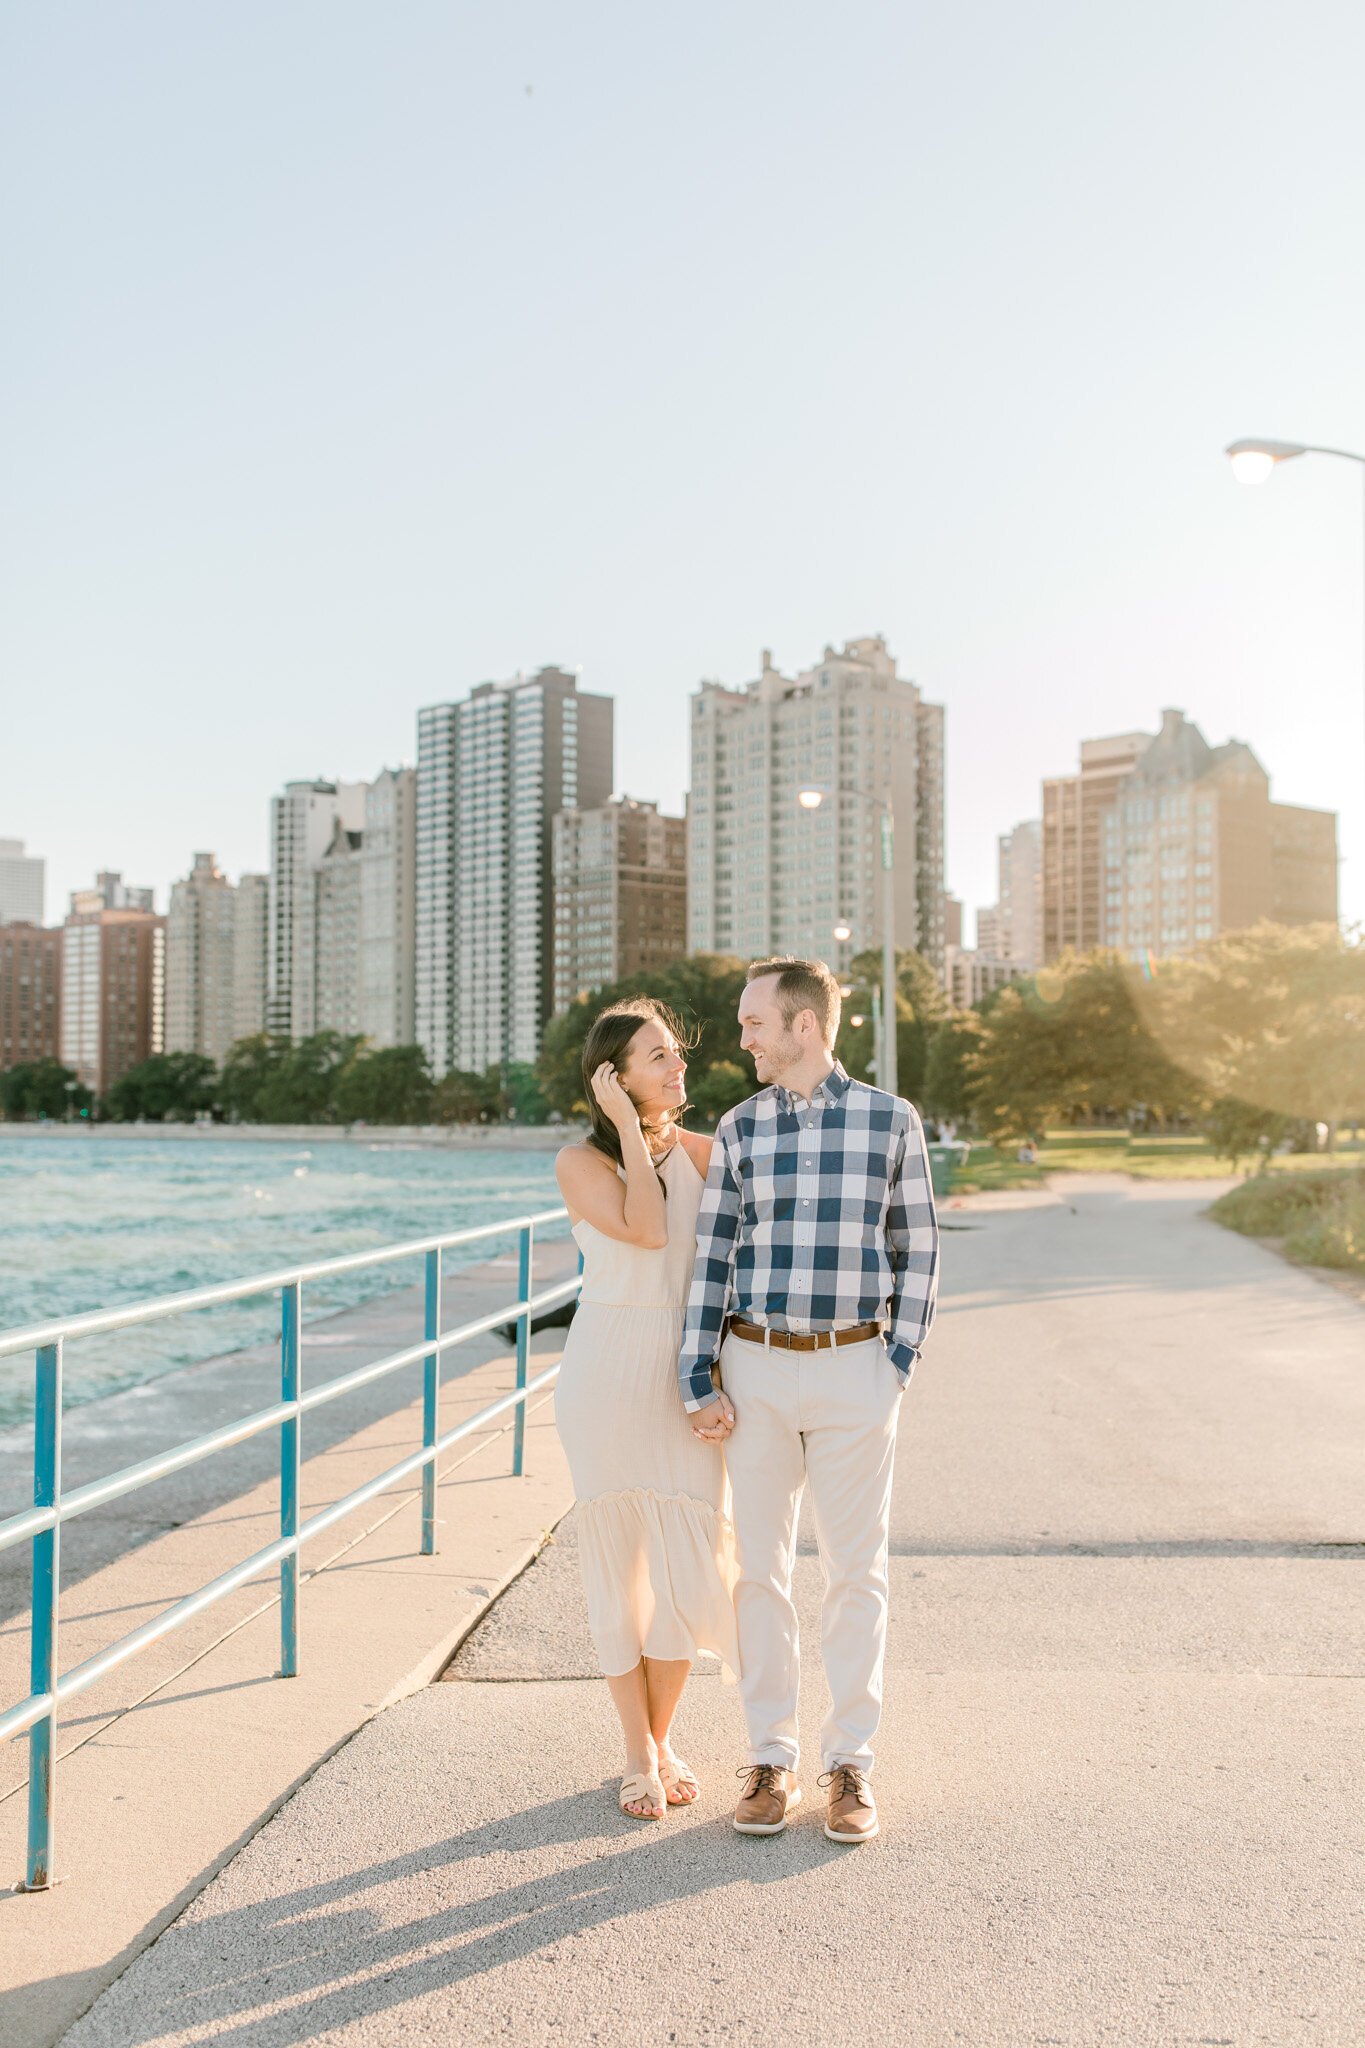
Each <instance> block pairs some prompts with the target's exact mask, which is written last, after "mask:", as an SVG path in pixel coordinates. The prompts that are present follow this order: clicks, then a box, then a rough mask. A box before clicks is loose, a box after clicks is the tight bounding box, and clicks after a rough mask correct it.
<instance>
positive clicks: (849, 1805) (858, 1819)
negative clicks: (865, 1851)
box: [820, 1764, 878, 1842]
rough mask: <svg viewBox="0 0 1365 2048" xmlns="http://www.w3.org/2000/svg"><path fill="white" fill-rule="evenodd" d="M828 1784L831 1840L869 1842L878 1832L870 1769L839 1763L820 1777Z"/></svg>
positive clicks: (826, 1831) (827, 1826)
mask: <svg viewBox="0 0 1365 2048" xmlns="http://www.w3.org/2000/svg"><path fill="white" fill-rule="evenodd" d="M820 1783H821V1784H822V1785H828V1786H829V1812H828V1814H827V1815H826V1816H825V1833H826V1834H827V1835H828V1836H829V1838H830V1840H831V1842H870V1841H871V1840H872V1837H873V1836H874V1835H875V1834H876V1832H877V1827H878V1821H877V1802H876V1800H875V1799H874V1798H873V1797H872V1787H871V1786H870V1785H869V1784H868V1782H867V1773H866V1772H865V1771H860V1770H859V1769H858V1768H857V1766H856V1765H855V1764H840V1765H839V1766H838V1768H837V1770H833V1771H831V1772H830V1773H829V1775H828V1776H827V1777H824V1778H822V1779H821V1780H820Z"/></svg>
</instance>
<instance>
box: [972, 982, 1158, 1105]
mask: <svg viewBox="0 0 1365 2048" xmlns="http://www.w3.org/2000/svg"><path fill="white" fill-rule="evenodd" d="M1134 978H1135V977H1134V976H1133V975H1131V974H1130V973H1129V972H1128V971H1126V970H1125V969H1124V967H1123V965H1122V964H1121V962H1120V961H1119V960H1118V958H1117V957H1116V956H1115V955H1114V954H1111V953H1070V952H1068V953H1064V954H1063V955H1062V956H1061V958H1060V959H1059V960H1056V961H1053V962H1052V963H1051V964H1050V965H1049V966H1047V967H1045V968H1043V969H1042V970H1041V971H1040V972H1039V974H1038V975H1037V977H1036V979H1035V980H1034V981H1033V982H1029V983H1014V984H1011V986H1010V987H1008V988H1006V989H1003V990H1001V992H1000V994H999V997H998V999H997V1000H996V1002H995V1003H994V1004H993V1005H992V1006H991V1010H990V1013H989V1015H988V1016H986V1017H984V1018H983V1019H982V1020H981V1037H980V1040H979V1042H978V1044H977V1047H976V1049H975V1051H974V1052H973V1054H972V1057H971V1062H970V1066H971V1076H972V1079H971V1087H970V1096H971V1100H972V1103H973V1107H974V1112H975V1116H976V1120H977V1122H978V1123H979V1124H980V1125H981V1126H982V1127H983V1128H984V1130H985V1131H986V1133H987V1134H988V1136H990V1137H992V1138H995V1139H998V1140H999V1141H1000V1142H1002V1143H1004V1142H1007V1141H1010V1140H1013V1139H1017V1138H1028V1137H1041V1136H1042V1134H1043V1132H1044V1131H1045V1130H1046V1128H1047V1126H1048V1124H1049V1123H1058V1122H1062V1121H1065V1120H1067V1119H1070V1118H1072V1117H1074V1116H1076V1115H1077V1114H1085V1113H1087V1112H1091V1113H1093V1112H1094V1111H1097V1110H1116V1111H1118V1112H1120V1113H1122V1112H1123V1111H1126V1110H1129V1109H1133V1108H1135V1107H1138V1106H1142V1107H1145V1108H1147V1109H1150V1110H1155V1111H1156V1112H1157V1113H1158V1114H1159V1115H1161V1116H1163V1117H1170V1116H1175V1115H1179V1114H1180V1113H1182V1112H1183V1111H1184V1110H1186V1109H1188V1108H1190V1107H1191V1106H1192V1105H1193V1104H1194V1103H1195V1102H1196V1101H1197V1100H1198V1096H1199V1090H1198V1089H1197V1088H1196V1087H1195V1086H1194V1085H1193V1084H1192V1083H1191V1081H1190V1079H1189V1077H1188V1075H1187V1074H1185V1073H1184V1072H1182V1071H1181V1069H1180V1068H1178V1067H1177V1066H1176V1065H1175V1063H1174V1062H1173V1061H1172V1060H1170V1059H1169V1058H1167V1056H1166V1054H1165V1052H1164V1051H1163V1050H1162V1047H1161V1045H1160V1044H1159V1043H1158V1042H1157V1040H1156V1039H1155V1038H1154V1037H1153V1035H1152V1033H1151V1031H1150V1030H1149V1029H1148V1028H1147V1025H1146V1023H1145V1021H1144V1019H1143V1017H1142V1015H1141V1013H1140V1012H1139V1009H1138V1006H1137V1003H1136V1000H1135V995H1134Z"/></svg>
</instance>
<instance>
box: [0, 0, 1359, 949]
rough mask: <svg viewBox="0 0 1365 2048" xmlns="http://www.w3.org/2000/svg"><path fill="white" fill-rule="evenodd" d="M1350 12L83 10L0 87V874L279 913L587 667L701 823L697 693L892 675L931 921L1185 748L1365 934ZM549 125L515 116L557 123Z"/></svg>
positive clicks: (1299, 1) (586, 3) (792, 3)
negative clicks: (282, 838) (524, 671)
mask: <svg viewBox="0 0 1365 2048" xmlns="http://www.w3.org/2000/svg"><path fill="white" fill-rule="evenodd" d="M1363 76H1365V11H1363V10H1362V9H1361V8H1360V7H1359V5H1358V4H1348V0H1293V4H1288V0H1285V4H1275V5H1270V4H1266V0H1221V4H1215V0H1154V4H1148V5H1144V6H1143V7H1140V8H1139V7H1128V8H1118V7H1097V6H1095V5H1094V4H1093V0H1068V4H1064V0H1041V4H1040V0H1034V4H1027V0H1022V4H1021V0H990V4H982V0H964V4H959V5H955V6H952V7H944V6H942V5H937V4H936V5H934V6H929V5H926V4H907V0H893V4H878V0H843V4H842V5H841V6H839V7H837V8H836V7H833V6H830V5H828V4H822V5H818V6H817V5H812V4H808V0H782V4H780V5H779V4H770V0H727V4H725V5H715V4H711V0H698V4H695V5H693V6H691V7H689V8H685V9H682V8H669V9H664V8H659V7H648V6H643V7H642V6H640V5H639V4H638V0H636V4H632V5H625V4H604V0H583V4H581V5H579V6H577V7H575V8H567V7H565V6H563V5H562V4H558V5H553V6H551V5H548V4H538V0H537V4H516V0H512V4H507V0H503V4H500V5H497V6H490V5H482V6H471V5H455V4H444V5H436V4H431V0H397V4H392V5H389V6H384V7H379V6H375V5H373V4H367V5H364V6H361V5H357V4H354V0H326V4H325V5H324V4H321V0H314V4H291V0H270V4H269V5H264V4H259V0H233V4H231V5H225V4H211V0H205V4H199V5H194V6H189V7H187V6H185V5H183V4H181V0H176V4H170V0H164V4H159V5H147V4H140V0H119V4H118V5H116V6H109V5H108V4H104V0H101V4H99V5H95V4H90V0H69V4H65V5H62V6H60V7H39V8H29V9H11V10H10V12H9V15H8V19H7V24H6V26H5V28H4V31H3V49H0V138H2V139H0V171H2V173H3V182H4V189H5V191H6V193H7V195H8V206H7V217H6V220H5V225H4V237H5V243H4V275H5V279H6V302H7V305H6V314H5V319H4V322H3V328H2V329H0V350H3V355H4V358H5V361H4V374H3V378H2V379H0V412H2V413H3V421H2V423H0V424H2V427H3V439H4V446H5V450H6V454H5V461H4V483H3V486H0V490H2V491H3V495H4V499H5V515H4V516H5V529H4V534H3V546H2V547H0V557H2V558H3V568H2V570H0V573H2V574H3V578H4V582H5V585H6V588H5V591H4V594H3V622H2V623H0V632H2V633H3V650H2V652H3V660H4V673H3V686H2V687H3V715H2V717H0V746H2V749H3V751H2V753H0V836H19V837H23V838H25V839H27V840H28V841H29V843H30V850H31V851H33V852H39V853H43V854H46V856H47V857H48V861H49V902H48V914H49V917H50V918H54V919H55V918H57V917H59V916H60V915H61V914H62V913H63V911H64V909H65V895H66V892H67V891H68V890H69V889H70V888H72V887H73V886H76V885H78V884H80V883H83V882H84V881H85V880H86V879H87V878H88V877H89V875H90V874H91V873H92V871H93V870H94V869H95V868H96V867H97V866H110V867H116V868H121V869H123V871H124V872H125V874H126V875H127V876H128V878H129V879H130V880H132V881H135V882H154V883H155V884H156V887H157V890H158V903H159V904H161V905H164V901H165V895H164V892H165V889H166V886H167V884H168V882H169V881H170V880H171V879H172V878H173V877H174V876H175V875H176V874H179V873H183V872H184V871H185V869H186V868H187V866H188V863H189V858H190V855H191V853H192V852H193V851H194V850H195V849H197V848H201V847H203V848H212V849H213V850H215V851H216V852H217V853H218V854H219V855H220V857H221V858H222V859H223V860H224V861H225V862H226V864H227V865H228V866H229V868H230V870H231V871H232V872H233V873H236V872H237V871H238V870H239V869H240V868H242V867H254V866H262V865H264V863H265V857H266V836H265V823H266V807H267V801H268V798H269V796H270V793H271V791H272V790H274V789H275V788H277V787H278V786H279V785H280V784H281V783H282V782H283V781H284V780H285V779H286V778H288V777H291V776H298V775H311V774H315V773H319V772H321V773H328V774H333V773H334V774H340V775H343V776H357V777H358V776H365V775H369V774H372V773H373V772H374V771H375V770H376V769H378V768H379V767H380V766H381V765H382V764H383V763H385V762H395V761H398V760H401V759H411V758H412V756H413V753H414V748H415V722H414V714H415V711H416V709H417V707H418V706H419V705H420V704H423V703H428V702H431V701H433V700H435V699H438V698H440V697H442V696H445V695H458V694H461V693H463V692H464V691H465V690H466V689H467V688H468V687H469V685H470V684H472V683H474V682H477V681H479V680H480V679H482V678H484V677H489V676H504V675H507V674H509V673H511V672H512V671H514V670H516V669H517V668H531V667H534V666H536V665H538V664H540V663H542V662H547V661H558V662H564V663H567V664H570V665H581V667H582V671H583V684H584V686H585V687H587V688H591V689H598V690H606V691H610V692H611V693H613V694H614V695H615V697H616V699H617V706H618V709H617V733H618V745H617V781H618V786H620V787H621V788H624V789H627V790H629V791H630V792H631V793H632V794H635V795H639V796H647V797H658V798H660V799H662V800H663V801H664V802H665V803H666V804H667V805H669V806H670V807H672V806H676V805H678V804H679V802H680V799H681V795H682V789H683V784H684V780H685V775H686V754H685V734H686V704H687V695H688V692H689V690H690V689H692V688H693V687H694V686H695V683H696V681H697V679H698V678H699V677H700V676H717V677H720V678H722V679H724V680H727V681H731V682H740V681H742V680H744V679H745V678H747V677H748V676H750V675H751V674H752V673H753V672H754V669H755V666H756V663H757V657H758V652H759V649H760V648H761V647H763V646H771V647H772V648H773V649H774V650H775V653H776V656H777V659H778V661H779V663H780V664H781V665H783V666H785V667H796V666H798V665H805V664H806V663H808V662H810V661H811V660H812V659H814V658H815V657H816V656H817V655H818V652H819V650H820V648H821V647H822V646H823V644H824V642H825V641H826V640H836V641H839V640H842V639H844V638H846V637H848V636H850V635H853V634H858V633H864V632H876V631H882V632H884V633H885V634H886V635H887V637H888V639H889V640H890V642H891V644H892V646H893V648H894V649H895V651H896V653H897V654H898V655H899V656H900V659H901V663H902V668H903V670H904V671H905V672H907V673H909V674H912V675H913V676H915V677H916V678H917V679H918V680H919V682H920V683H921V684H922V685H923V687H924V689H925V691H926V693H927V694H928V695H929V696H930V697H932V698H935V699H938V700H941V701H942V702H944V703H945V704H946V705H947V707H948V749H949V856H948V867H949V880H950V883H951V885H952V886H953V887H954V888H955V889H957V890H958V891H959V893H961V894H962V895H963V896H964V897H965V899H966V901H967V902H968V903H969V904H972V905H974V904H977V903H980V902H986V901H989V900H990V899H991V897H992V896H993V894H994V841H995V835H996V833H997V832H998V831H1000V830H1002V829H1003V828H1006V827H1008V826H1009V825H1011V824H1012V823H1013V822H1014V821H1015V820H1016V819H1019V818H1023V817H1028V816H1031V815H1033V814H1034V813H1035V812H1036V810H1037V807H1038V782H1039V779H1040V777H1041V776H1043V775H1045V774H1052V773H1058V772H1062V771H1065V770H1066V769H1067V768H1068V767H1069V766H1070V765H1071V763H1072V761H1073V759H1074V755H1075V747H1076V742H1077V741H1078V740H1079V739H1080V738H1081V737H1082V736H1085V735H1093V734H1100V733H1105V732H1113V731H1122V730H1126V729H1129V728H1134V727H1146V726H1151V725H1153V724H1154V723H1155V721H1156V719H1157V715H1158V713H1159V710H1160V708H1161V707H1162V706H1163V705H1167V704H1173V705H1178V706H1180V707H1181V708H1183V709H1184V710H1186V711H1187V712H1189V713H1190V715H1191V716H1193V717H1195V718H1197V719H1198V720H1199V722H1200V723H1201V725H1202V726H1203V728H1204V731H1205V733H1206V735H1207V737H1208V738H1209V739H1210V740H1211V741H1213V742H1215V743H1216V742H1218V741H1221V740H1223V739H1225V738H1227V737H1229V736H1230V735H1236V736H1238V737H1241V738H1245V739H1248V740H1250V741H1251V742H1252V743H1253V744H1254V745H1255V746H1256V748H1257V750H1258V752H1259V753H1260V755H1261V758H1262V760H1263V761H1264V762H1265V764H1266V766H1267V767H1268V768H1269V769H1270V771H1271V774H1272V777H1273V787H1274V792H1275V794H1276V795H1278V796H1280V797H1282V798H1284V799H1286V800H1289V801H1294V802H1301V803H1308V804H1317V805H1323V806H1329V807H1332V808H1336V809H1339V810H1340V811H1341V812H1342V813H1343V824H1344V830H1343V843H1344V850H1345V853H1346V856H1347V862H1346V867H1345V870H1344V884H1345V886H1344V900H1345V903H1346V907H1347V909H1348V910H1349V911H1350V912H1351V914H1353V915H1355V916H1361V915H1365V737H1363V731H1365V711H1363V709H1362V700H1363V691H1365V686H1363V684H1362V644H1361V635H1362V627H1361V609H1362V594H1361V584H1362V539H1361V494H1360V480H1359V476H1358V474H1357V472H1355V471H1354V470H1353V469H1352V468H1350V467H1349V466H1348V465H1346V464H1332V463H1328V462H1323V461H1304V462H1301V463H1298V464H1296V465H1291V466H1290V467H1289V468H1287V469H1285V470H1282V471H1281V472H1280V473H1279V474H1278V475H1277V476H1276V477H1275V478H1274V479H1273V480H1272V482H1271V483H1270V484H1269V485H1267V486H1265V487H1263V488H1262V489H1261V490H1259V491H1256V492H1252V491H1247V490H1245V489H1242V488H1240V487H1239V486H1237V485H1236V484H1235V483H1234V482H1233V480H1232V477H1231V475H1230V472H1229V470H1228V466H1227V464H1226V463H1225V462H1224V460H1223V459H1222V456H1221V453H1220V450H1221V448H1222V446H1223V444H1224V443H1225V442H1226V441H1228V440H1230V439H1231V438H1233V437H1234V436H1236V435H1239V434H1249V433H1268V434H1273V435H1278V436H1282V437H1289V438H1296V439H1305V440H1315V441H1327V442H1334V443H1337V444H1339V445H1345V446H1347V447H1352V446H1354V447H1356V448H1360V449H1365V120H1363V119H1362V115H1361V106H1360V81H1361V79H1362V77H1363ZM528 87H529V88H530V90H529V91H528V90H527V88H528Z"/></svg>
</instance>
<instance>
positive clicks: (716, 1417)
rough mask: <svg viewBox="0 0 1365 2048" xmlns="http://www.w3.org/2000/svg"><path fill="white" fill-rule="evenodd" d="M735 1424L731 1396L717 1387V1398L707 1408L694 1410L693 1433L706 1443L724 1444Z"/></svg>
mask: <svg viewBox="0 0 1365 2048" xmlns="http://www.w3.org/2000/svg"><path fill="white" fill-rule="evenodd" d="M734 1426H735V1411H734V1407H733V1406H732V1404H731V1401H730V1396H729V1395H728V1394H725V1393H722V1391H721V1390H720V1388H719V1387H718V1388H717V1389H716V1398H715V1400H714V1401H712V1402H711V1403H710V1404H709V1405H708V1406H707V1407H705V1408H698V1409H696V1410H694V1412H693V1416H692V1434H693V1436H695V1437H699V1438H700V1440H701V1441H702V1443H704V1444H723V1443H724V1442H725V1439H726V1437H727V1436H729V1434H730V1431H731V1430H732V1429H733V1428H734Z"/></svg>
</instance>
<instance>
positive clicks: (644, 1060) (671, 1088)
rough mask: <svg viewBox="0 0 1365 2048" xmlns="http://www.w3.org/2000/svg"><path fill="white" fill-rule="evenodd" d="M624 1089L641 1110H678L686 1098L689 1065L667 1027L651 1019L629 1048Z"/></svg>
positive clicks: (625, 1066) (622, 1073)
mask: <svg viewBox="0 0 1365 2048" xmlns="http://www.w3.org/2000/svg"><path fill="white" fill-rule="evenodd" d="M620 1071H621V1086H622V1087H623V1088H624V1089H625V1091H626V1093H627V1095H629V1097H630V1099H631V1101H632V1102H634V1103H635V1104H636V1106H637V1108H641V1109H642V1108H644V1107H645V1106H646V1105H647V1104H650V1103H657V1104H658V1105H659V1107H660V1108H661V1109H677V1108H679V1107H680V1105H681V1104H682V1103H683V1101H684V1100H685V1098H686V1089H685V1087H684V1085H683V1084H684V1082H685V1081H686V1079H687V1062H686V1060H685V1059H684V1058H683V1056H682V1054H681V1053H680V1052H679V1051H678V1045H677V1040H676V1039H675V1038H674V1036H673V1033H672V1032H671V1031H670V1030H669V1029H668V1027H667V1025H665V1024H660V1023H659V1022H658V1020H657V1019H656V1018H654V1017H647V1018H646V1019H645V1022H644V1023H643V1024H642V1025H641V1026H640V1028H639V1030H638V1031H637V1032H636V1034H635V1036H634V1038H632V1039H631V1041H630V1044H629V1045H628V1046H627V1047H626V1059H625V1065H624V1066H623V1067H622V1068H621V1070H620Z"/></svg>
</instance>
